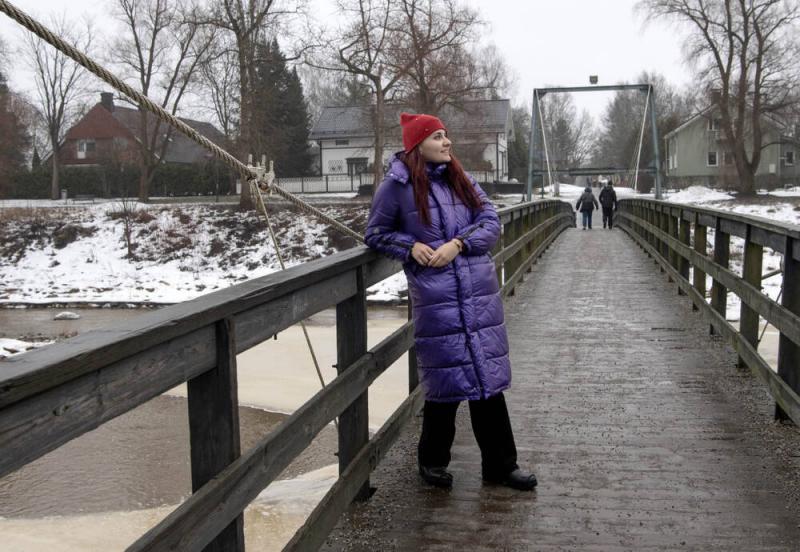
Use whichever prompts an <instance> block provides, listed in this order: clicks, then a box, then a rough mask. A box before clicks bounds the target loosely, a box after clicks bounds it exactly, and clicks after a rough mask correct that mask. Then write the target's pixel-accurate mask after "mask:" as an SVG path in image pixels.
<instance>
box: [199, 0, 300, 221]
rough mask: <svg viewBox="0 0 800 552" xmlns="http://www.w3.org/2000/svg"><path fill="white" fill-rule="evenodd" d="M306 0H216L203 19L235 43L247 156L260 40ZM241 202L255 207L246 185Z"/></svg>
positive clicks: (241, 131)
mask: <svg viewBox="0 0 800 552" xmlns="http://www.w3.org/2000/svg"><path fill="white" fill-rule="evenodd" d="M306 3H307V0H213V1H212V7H211V12H210V14H208V15H207V16H205V18H204V21H205V22H207V23H210V24H212V25H214V26H215V27H217V28H219V29H221V30H222V31H224V33H226V34H227V35H228V36H229V37H230V38H231V42H232V43H233V44H235V47H234V50H233V51H234V52H235V55H236V60H237V67H238V83H239V101H238V104H239V115H240V117H239V154H240V156H241V158H242V159H246V158H247V155H248V154H251V153H255V154H256V156H258V155H260V154H261V152H252V151H250V148H252V146H253V143H252V140H253V136H254V129H253V127H252V125H253V124H254V117H253V114H254V108H255V105H256V102H255V96H256V95H257V94H258V90H255V88H254V86H253V83H254V82H255V71H256V61H257V60H256V56H257V51H258V48H257V46H258V44H259V42H263V39H264V38H266V37H267V36H269V35H273V36H274V35H277V34H278V32H279V31H280V30H281V29H282V28H284V24H285V23H287V22H288V21H289V20H291V19H292V18H293V17H295V16H299V15H302V14H303V13H304V10H305V7H306ZM239 205H240V207H241V208H243V209H252V208H253V206H254V203H253V198H252V197H250V190H249V187H248V186H247V185H243V186H242V195H241V198H240V202H239Z"/></svg>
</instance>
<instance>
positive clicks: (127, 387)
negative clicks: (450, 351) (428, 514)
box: [0, 201, 574, 551]
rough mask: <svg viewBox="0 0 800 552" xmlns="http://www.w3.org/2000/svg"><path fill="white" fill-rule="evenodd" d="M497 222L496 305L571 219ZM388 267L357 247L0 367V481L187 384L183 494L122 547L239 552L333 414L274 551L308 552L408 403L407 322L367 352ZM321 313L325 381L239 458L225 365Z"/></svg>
mask: <svg viewBox="0 0 800 552" xmlns="http://www.w3.org/2000/svg"><path fill="white" fill-rule="evenodd" d="M500 216H501V221H502V223H503V228H504V230H503V236H502V239H501V240H500V242H499V243H498V245H497V247H496V248H495V256H494V259H495V263H496V266H497V270H498V273H499V274H500V276H501V278H502V279H501V282H502V284H503V288H502V289H503V293H504V295H508V294H511V293H512V292H513V289H514V286H515V285H516V284H517V283H518V282H519V281H521V280H522V278H523V274H524V272H525V271H526V270H527V269H529V268H530V266H531V264H532V263H533V262H534V261H535V260H536V258H537V257H538V256H539V255H541V254H542V253H543V252H544V250H545V249H546V248H547V246H548V245H549V244H550V243H551V242H552V241H553V240H554V239H555V238H556V236H558V234H559V233H560V232H561V231H562V230H564V229H565V228H567V227H569V226H572V225H573V224H574V218H573V215H572V210H571V208H570V206H569V205H568V204H566V203H562V202H556V201H548V202H541V203H529V204H523V205H519V206H515V207H513V208H509V209H505V210H503V211H501V212H500ZM398 269H399V265H398V264H397V263H395V262H393V261H390V260H388V259H386V258H383V257H380V256H378V255H377V254H376V253H374V252H373V251H370V250H368V249H367V248H365V247H357V248H354V249H351V250H348V251H344V252H341V253H338V254H336V255H333V256H331V257H327V258H323V259H320V260H317V261H313V262H309V263H305V264H303V265H299V266H296V267H292V268H290V269H288V270H285V271H282V272H279V273H275V274H271V275H268V276H265V277H262V278H257V279H254V280H252V281H249V282H245V283H242V284H239V285H236V286H233V287H231V288H228V289H226V290H222V291H219V292H215V293H211V294H208V295H206V296H203V297H200V298H198V299H195V300H193V301H188V302H186V303H181V304H178V305H174V306H172V307H167V308H164V309H162V310H159V311H155V312H152V313H148V314H144V315H141V316H140V317H136V318H135V319H132V320H131V321H129V322H126V323H123V324H120V325H118V326H116V327H112V328H107V329H104V330H102V331H94V332H88V333H86V334H82V335H79V336H77V337H74V338H72V339H68V340H66V341H64V342H63V343H60V344H56V345H52V346H49V347H45V348H42V349H40V350H36V351H33V352H29V353H26V354H24V355H20V356H19V357H12V358H10V359H8V360H6V361H4V362H3V371H2V375H0V450H2V451H3V454H2V455H0V477H2V476H3V475H5V474H7V473H9V472H11V471H14V470H16V469H17V468H19V467H21V466H23V465H25V464H27V463H29V462H31V461H33V460H35V459H36V458H39V457H40V456H42V455H44V454H46V453H47V452H49V451H51V450H53V449H55V448H58V447H59V446H61V445H63V444H64V443H66V442H68V441H70V440H71V439H74V438H75V437H78V436H80V435H82V434H84V433H86V432H87V431H90V430H92V429H94V428H96V427H98V426H99V425H101V424H103V423H105V422H107V421H108V420H111V419H112V418H114V417H116V416H119V415H120V414H123V413H125V412H127V411H129V410H132V409H133V408H135V407H137V406H139V405H141V404H143V403H145V402H146V401H148V400H150V399H152V398H153V397H155V396H157V395H160V394H162V393H164V392H165V391H167V390H169V389H171V388H173V387H175V386H176V385H179V384H181V383H183V382H187V383H188V410H189V428H190V444H191V472H192V491H193V494H192V495H191V496H190V497H189V498H188V499H187V500H186V501H184V502H183V503H182V504H181V505H180V506H179V507H178V508H177V509H176V510H174V511H173V512H172V513H171V514H169V515H168V516H167V517H166V518H165V519H164V520H163V521H161V522H160V523H159V524H158V525H156V526H155V527H153V528H152V529H151V530H150V531H148V532H147V533H145V534H144V535H143V536H142V537H140V538H139V539H138V540H137V541H136V542H134V543H133V544H132V545H131V546H130V547H129V548H128V550H131V551H143V550H201V549H204V548H205V547H207V546H209V545H210V546H211V548H207V549H208V550H211V549H213V550H231V551H241V550H243V549H244V531H243V516H242V512H243V511H244V509H245V507H246V506H247V505H248V504H249V503H250V502H251V501H252V500H253V499H254V498H255V497H256V496H257V495H258V494H259V493H260V492H261V491H262V490H263V489H264V488H265V487H266V486H267V485H269V484H270V483H271V482H272V481H273V480H274V479H275V478H276V477H277V476H278V475H279V474H280V473H281V471H282V470H283V469H284V468H285V467H286V466H288V465H289V464H290V463H291V462H292V461H293V460H294V459H295V458H296V457H297V456H298V455H299V454H300V453H301V452H302V451H303V450H304V449H305V448H306V447H307V446H308V445H309V444H310V443H311V441H312V439H313V438H314V437H315V436H316V435H317V433H318V432H319V431H321V430H322V428H324V427H325V426H326V425H327V424H329V423H330V422H331V421H332V420H333V419H334V418H336V417H339V424H338V431H339V471H340V476H339V478H338V480H337V481H336V483H335V484H334V485H333V487H332V488H331V489H330V491H329V492H328V493H327V494H326V495H325V497H324V498H323V500H322V501H321V502H320V503H319V504H318V506H317V507H316V508H315V510H314V511H313V513H312V514H311V516H310V517H309V518H308V520H307V521H306V523H305V524H304V525H303V527H302V528H301V529H300V530H299V531H298V532H297V533H296V534H295V536H294V538H293V539H292V541H291V542H290V543H289V544H288V545H287V549H288V550H309V549H315V548H317V547H319V546H320V545H321V543H322V542H324V540H325V538H326V536H327V534H328V533H329V532H330V529H331V528H332V527H333V526H334V525H335V523H336V521H337V519H338V517H339V516H340V514H341V513H342V512H343V511H344V510H345V509H346V508H347V507H348V505H349V504H350V502H351V501H352V500H353V499H354V498H362V499H363V498H365V497H366V496H367V493H368V489H369V474H370V472H371V471H372V469H373V468H374V467H375V466H376V465H377V463H378V462H379V461H380V460H381V458H383V456H384V454H385V453H386V451H387V450H388V448H389V447H390V446H391V445H392V443H393V442H394V441H395V439H396V438H397V436H398V435H399V433H400V430H401V429H402V427H403V424H404V423H405V422H406V421H407V420H409V419H410V418H411V417H412V416H413V415H414V414H415V413H416V412H418V411H419V408H420V407H421V404H422V394H421V392H420V390H419V388H418V386H417V378H416V364H415V355H414V354H413V349H412V347H413V325H412V323H411V322H409V323H406V324H405V325H404V326H402V327H401V328H400V329H398V330H397V331H395V332H394V333H393V334H392V335H390V336H389V337H387V338H386V339H384V340H383V341H382V342H381V343H379V344H378V345H377V346H375V347H374V348H372V349H371V350H369V351H368V350H367V307H366V289H367V287H369V286H370V285H372V284H374V283H376V282H378V281H380V280H382V279H384V278H386V277H387V276H389V275H391V274H392V273H394V272H396V271H397V270H398ZM333 306H335V307H336V343H337V369H338V376H337V377H336V378H335V379H334V380H333V381H331V382H330V383H329V384H328V385H327V386H326V387H325V388H324V389H322V390H321V391H319V392H318V393H317V394H316V395H315V396H314V397H312V398H311V399H310V400H309V401H308V402H306V403H305V404H304V405H303V406H301V407H300V408H299V409H298V410H297V411H296V412H295V413H294V414H292V415H291V416H290V417H289V418H288V419H287V420H285V421H284V422H283V423H282V424H281V425H280V426H279V427H278V428H277V429H276V430H274V431H273V432H272V433H270V434H268V435H266V436H265V437H263V438H262V439H261V440H260V441H259V442H258V443H257V444H256V445H255V446H254V447H253V448H251V449H250V450H248V451H245V452H244V453H241V451H240V443H239V420H238V406H239V405H238V395H237V378H236V355H237V354H238V353H241V352H242V351H245V350H247V349H249V348H251V347H253V346H255V345H257V344H258V343H260V342H262V341H265V340H267V339H269V338H270V337H272V336H273V335H275V334H276V333H278V332H279V331H282V330H284V329H285V328H287V327H289V326H290V325H292V324H295V323H297V322H299V321H301V320H303V319H305V318H308V317H309V316H311V315H312V314H314V313H316V312H319V311H321V310H323V309H326V308H329V307H333ZM409 350H411V354H409V396H408V398H407V399H406V400H405V401H404V402H403V403H402V404H401V406H400V407H399V408H398V409H397V410H396V411H395V412H394V414H393V415H392V416H391V417H390V418H389V420H388V421H387V422H386V423H385V424H384V425H383V427H382V428H381V429H380V430H379V431H378V432H377V433H376V434H375V435H374V436H373V437H372V439H370V438H369V432H368V426H367V421H368V414H369V413H368V401H367V393H368V389H369V386H370V384H371V383H372V382H373V381H374V380H375V379H376V378H377V377H378V376H379V375H380V374H381V373H382V372H383V371H384V370H386V369H387V368H388V367H389V366H390V365H391V364H392V363H394V362H395V361H396V360H397V359H398V358H400V356H401V355H402V354H403V353H404V352H406V351H409ZM277 361H279V359H278V360H277Z"/></svg>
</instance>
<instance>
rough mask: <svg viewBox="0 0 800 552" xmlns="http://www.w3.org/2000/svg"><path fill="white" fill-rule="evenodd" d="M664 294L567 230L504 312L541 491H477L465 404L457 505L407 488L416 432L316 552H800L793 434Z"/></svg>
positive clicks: (595, 234)
mask: <svg viewBox="0 0 800 552" xmlns="http://www.w3.org/2000/svg"><path fill="white" fill-rule="evenodd" d="M675 295H676V288H675V286H673V285H668V284H667V281H666V278H665V277H664V276H663V275H662V274H660V273H659V271H658V268H657V267H656V266H655V265H654V264H653V262H652V261H650V260H649V259H648V258H647V256H646V255H644V253H642V252H641V250H640V249H638V248H637V247H636V246H635V244H634V243H633V241H632V240H630V239H629V238H628V237H627V236H625V235H624V234H623V232H622V231H620V230H618V229H614V230H613V231H611V232H609V231H605V230H601V229H597V228H595V230H592V231H591V232H583V231H581V230H568V231H567V232H565V233H564V234H563V235H562V236H561V237H560V238H558V240H557V241H556V242H555V244H554V245H553V247H552V248H551V251H549V252H548V253H547V254H546V255H545V257H544V259H543V261H542V262H540V264H538V265H536V266H535V267H534V272H533V274H532V277H531V278H528V279H527V282H526V283H524V284H523V285H522V286H521V287H520V288H518V294H517V295H516V297H513V298H511V299H510V301H509V302H508V303H507V306H506V318H507V324H508V329H509V336H510V339H511V350H512V355H513V362H514V364H513V366H514V383H513V388H512V390H511V391H509V392H508V394H507V398H508V402H509V408H510V410H511V419H512V424H513V426H514V429H515V432H516V441H517V446H518V449H519V457H520V464H522V465H524V466H528V467H533V469H534V470H535V473H536V474H537V476H538V477H539V481H540V483H539V488H538V490H537V491H536V492H535V493H521V492H516V491H512V490H510V489H506V488H502V487H493V486H485V485H483V484H482V483H481V480H480V456H479V451H478V448H477V445H476V443H475V439H474V437H473V435H472V432H471V429H470V424H469V419H468V417H469V411H468V409H467V408H465V407H463V406H462V408H461V409H460V410H459V419H458V434H457V436H456V442H455V445H454V447H453V462H452V463H451V470H452V472H453V474H454V477H455V484H454V487H453V489H452V490H451V491H444V490H440V489H435V488H431V487H427V486H425V485H424V484H423V483H421V481H420V480H419V476H418V475H417V473H416V440H417V439H418V435H419V424H418V423H415V424H411V426H410V427H409V428H407V429H406V431H405V432H404V434H403V436H402V437H401V438H400V440H399V441H398V443H397V444H396V445H395V447H394V448H393V449H392V451H391V452H390V453H389V455H388V456H387V458H386V459H385V460H384V462H383V463H382V464H381V466H379V468H378V469H377V470H376V472H375V473H374V474H373V478H372V484H373V485H374V486H376V487H377V488H378V490H377V492H376V494H375V495H374V496H373V497H372V499H371V500H370V501H369V502H367V503H365V504H358V505H355V506H354V507H353V508H351V511H350V512H349V513H347V514H346V515H345V516H343V517H342V519H341V520H340V522H339V525H338V526H337V528H336V529H335V530H334V531H333V533H332V534H331V536H330V538H329V539H328V542H327V544H326V546H325V547H324V549H326V550H365V551H366V550H370V551H372V550H458V549H461V550H470V551H472V550H596V551H604V552H605V551H613V550H637V551H643V550H726V551H728V550H747V551H757V550H796V549H798V547H800V528H798V524H799V523H800V517H798V514H797V512H798V502H797V496H796V495H795V496H794V498H791V496H790V497H789V498H788V499H787V495H791V494H792V493H793V492H796V488H797V487H796V483H793V482H792V481H793V479H792V478H793V477H796V474H795V475H794V476H793V475H792V473H791V472H792V471H793V470H796V469H797V465H798V461H797V458H796V457H794V458H793V459H792V456H793V455H796V454H798V441H800V439H798V435H799V434H798V431H797V429H796V428H790V427H786V426H780V425H778V424H775V423H773V422H771V412H772V411H771V408H772V406H771V403H770V401H769V400H768V399H767V398H766V393H765V392H764V391H763V389H762V388H761V387H760V384H759V383H758V382H755V381H753V379H752V378H751V377H750V376H749V373H748V372H744V371H741V370H738V369H737V368H736V367H735V356H734V355H733V354H732V352H731V351H730V350H729V349H728V348H727V347H725V346H724V344H722V343H721V342H720V341H719V339H717V338H712V337H709V336H708V329H707V328H708V327H707V325H706V324H705V323H704V322H703V321H702V319H701V317H700V316H699V315H698V314H697V313H694V312H692V310H691V305H690V304H689V302H688V301H687V300H685V299H676V296H675ZM776 439H777V440H778V441H780V443H778V442H776ZM786 448H788V449H790V450H791V451H793V452H791V453H790V454H788V455H786V454H784V455H783V456H781V451H783V449H786ZM787 457H789V461H788V463H787V460H786V458H787ZM793 485H794V486H793ZM787 489H788V490H787ZM791 489H794V491H792V490H791Z"/></svg>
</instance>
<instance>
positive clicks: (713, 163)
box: [706, 151, 719, 167]
mask: <svg viewBox="0 0 800 552" xmlns="http://www.w3.org/2000/svg"><path fill="white" fill-rule="evenodd" d="M706 166H708V167H718V166H719V163H718V162H717V152H716V151H709V152H708V159H706Z"/></svg>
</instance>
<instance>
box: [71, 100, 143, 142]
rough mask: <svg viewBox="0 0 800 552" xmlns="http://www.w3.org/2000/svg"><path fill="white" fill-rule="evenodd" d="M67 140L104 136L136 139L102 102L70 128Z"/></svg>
mask: <svg viewBox="0 0 800 552" xmlns="http://www.w3.org/2000/svg"><path fill="white" fill-rule="evenodd" d="M64 138H65V140H82V139H95V140H99V139H102V138H130V139H135V138H136V137H135V136H134V135H133V133H132V132H131V131H130V130H129V129H128V128H127V127H126V126H125V125H124V124H122V123H121V122H120V121H118V120H117V119H116V118H115V117H114V115H112V114H111V112H110V111H109V110H108V109H106V108H105V107H103V105H102V104H97V105H95V106H94V107H93V108H92V109H90V110H89V112H88V113H87V114H86V115H85V116H84V117H83V118H82V119H81V120H80V121H78V123H77V124H76V125H75V126H74V127H72V128H71V129H69V131H68V132H67V135H66V136H65V137H64Z"/></svg>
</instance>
